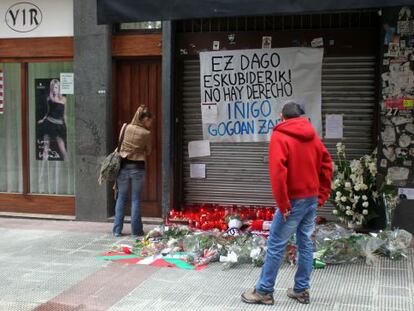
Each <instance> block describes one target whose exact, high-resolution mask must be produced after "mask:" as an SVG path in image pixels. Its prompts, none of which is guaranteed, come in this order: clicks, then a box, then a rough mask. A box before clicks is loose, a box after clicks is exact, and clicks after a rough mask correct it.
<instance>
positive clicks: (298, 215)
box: [256, 197, 318, 294]
mask: <svg viewBox="0 0 414 311" xmlns="http://www.w3.org/2000/svg"><path fill="white" fill-rule="evenodd" d="M317 201H318V200H317V198H316V197H309V198H305V199H298V200H291V204H292V211H291V214H290V215H289V216H288V217H287V220H286V221H285V220H284V219H283V216H282V213H281V212H280V211H279V210H277V212H276V214H275V216H274V218H273V221H272V226H271V228H270V235H269V238H268V240H267V253H266V258H265V263H264V265H263V268H262V273H261V275H260V279H259V281H258V283H257V284H256V291H257V292H258V293H260V294H268V293H273V291H274V287H275V281H276V277H277V273H278V271H279V267H280V264H281V262H282V260H283V258H284V254H285V251H286V246H287V243H288V241H289V239H290V237H291V236H292V235H293V234H294V233H296V245H297V247H298V253H299V254H298V270H297V272H296V275H295V286H294V288H293V290H294V291H295V292H296V293H300V292H302V291H304V290H306V289H309V281H310V276H311V273H312V263H313V242H312V238H311V236H312V233H313V230H314V228H315V218H316V208H317Z"/></svg>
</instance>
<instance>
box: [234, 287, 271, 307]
mask: <svg viewBox="0 0 414 311" xmlns="http://www.w3.org/2000/svg"><path fill="white" fill-rule="evenodd" d="M241 299H242V301H243V302H245V303H251V304H262V305H273V304H274V303H275V300H274V299H273V294H259V293H258V292H256V289H253V290H251V289H250V290H246V291H245V292H244V293H243V294H242V295H241Z"/></svg>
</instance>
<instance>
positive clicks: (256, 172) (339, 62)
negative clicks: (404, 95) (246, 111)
mask: <svg viewBox="0 0 414 311" xmlns="http://www.w3.org/2000/svg"><path fill="white" fill-rule="evenodd" d="M181 70H182V80H181V90H182V94H181V104H182V107H181V109H182V123H183V144H182V153H183V191H184V203H185V204H191V203H219V204H240V205H260V206H272V205H274V199H273V196H272V193H271V189H270V183H269V177H268V158H267V157H268V155H267V152H268V143H210V146H211V156H210V157H203V158H195V159H189V157H188V143H189V142H190V141H193V140H202V139H203V134H202V122H201V110H200V63H199V60H198V59H187V60H184V61H183V62H182V68H181ZM375 81H376V57H375V56H372V57H367V56H364V57H325V58H324V61H323V69H322V118H323V121H324V120H325V115H326V114H332V113H335V114H338V113H339V114H343V116H344V139H343V140H342V142H344V143H345V144H346V146H347V154H348V155H349V156H350V157H351V158H354V157H360V156H362V155H364V154H366V153H369V152H370V151H372V149H373V147H374V142H373V140H374V138H373V137H374V135H373V128H374V124H375V114H376V112H375V106H376V87H375V85H376V84H375ZM338 141H339V140H325V144H326V146H327V148H328V150H329V151H330V152H331V154H332V155H333V156H334V157H335V151H336V143H337V142H338ZM191 163H205V164H206V177H207V178H206V179H193V178H190V164H191ZM298 178H300V176H298ZM320 213H321V214H323V215H325V216H328V215H329V213H330V212H329V206H327V207H326V208H325V209H324V210H322V211H320Z"/></svg>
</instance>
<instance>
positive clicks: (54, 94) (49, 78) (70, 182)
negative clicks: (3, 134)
mask: <svg viewBox="0 0 414 311" xmlns="http://www.w3.org/2000/svg"><path fill="white" fill-rule="evenodd" d="M61 73H69V74H70V73H73V63H72V62H36V63H29V64H28V79H27V81H28V82H27V83H28V98H29V117H28V122H29V125H28V128H29V137H28V144H29V155H30V157H29V166H30V174H29V175H30V192H31V193H38V194H60V195H72V194H74V193H75V189H74V187H75V176H74V173H75V102H74V95H73V93H72V94H70V92H69V94H66V93H67V92H62V91H61V82H62V81H60V75H61ZM62 93H65V94H62Z"/></svg>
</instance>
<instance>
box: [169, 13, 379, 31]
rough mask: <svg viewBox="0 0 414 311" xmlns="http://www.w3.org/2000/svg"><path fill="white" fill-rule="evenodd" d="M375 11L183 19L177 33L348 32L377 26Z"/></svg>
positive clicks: (178, 24)
mask: <svg viewBox="0 0 414 311" xmlns="http://www.w3.org/2000/svg"><path fill="white" fill-rule="evenodd" d="M377 18H378V14H377V11H376V10H358V11H343V12H335V13H313V14H303V15H270V16H236V17H221V18H208V19H191V20H180V21H178V22H177V32H179V33H186V32H221V31H224V32H229V31H230V32H233V31H234V32H238V31H277V30H296V29H327V28H329V29H349V28H370V27H372V28H373V27H376V26H377Z"/></svg>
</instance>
